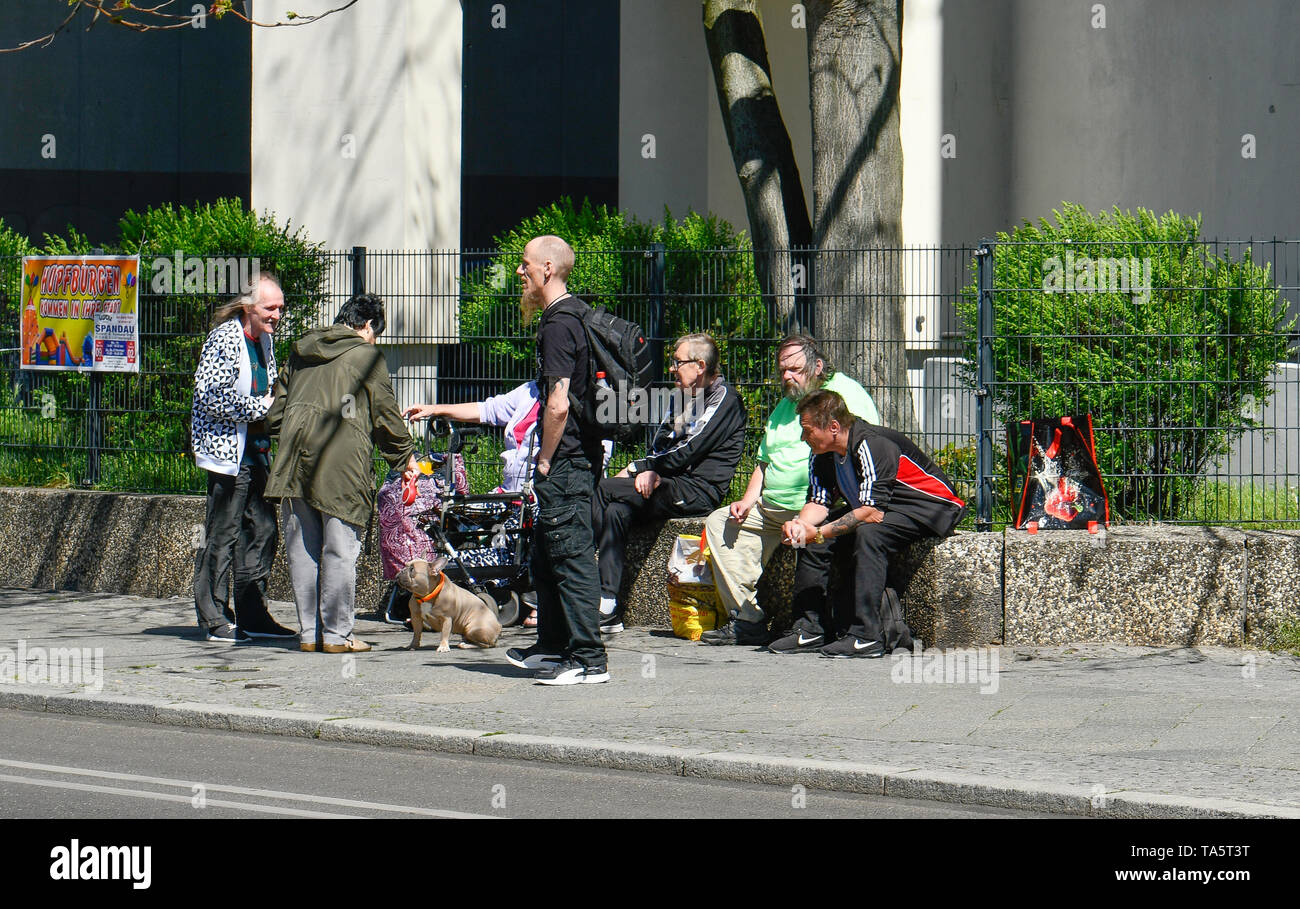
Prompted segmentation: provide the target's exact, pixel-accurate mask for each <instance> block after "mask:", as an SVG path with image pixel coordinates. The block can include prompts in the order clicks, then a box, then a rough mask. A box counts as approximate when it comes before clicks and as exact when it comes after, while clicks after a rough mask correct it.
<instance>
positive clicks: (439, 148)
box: [252, 0, 461, 249]
mask: <svg viewBox="0 0 1300 909" xmlns="http://www.w3.org/2000/svg"><path fill="white" fill-rule="evenodd" d="M334 5H335V4H333V3H331V2H328V0H308V2H299V0H292V2H290V0H259V3H258V5H257V15H258V17H259V18H263V19H270V18H272V17H282V16H283V15H284V14H285V13H286V12H288V11H289V10H294V11H296V12H298V13H299V14H302V15H306V14H310V13H314V12H319V11H322V10H324V9H328V8H330V7H332V6H334ZM460 96H461V92H460V4H459V3H456V2H454V0H390V2H387V3H384V4H381V5H378V6H374V5H371V7H370V8H369V9H367V8H366V6H365V5H362V6H360V7H357V8H354V9H352V10H349V11H347V12H346V13H342V14H339V15H336V16H332V17H330V18H328V19H325V20H322V21H320V22H317V23H313V24H311V25H309V26H306V27H303V28H277V29H257V30H255V31H254V33H253V113H252V122H253V204H254V206H256V207H257V208H259V209H266V210H272V211H276V212H278V213H280V215H281V216H282V217H292V218H293V220H294V223H296V224H301V225H303V226H305V227H306V228H307V230H308V232H309V233H310V234H311V236H312V238H313V239H315V240H318V241H320V242H322V243H324V244H325V246H326V247H328V248H331V249H341V248H345V247H350V246H353V245H363V246H368V247H374V248H379V249H384V248H414V249H421V248H430V247H432V248H436V249H455V248H457V247H458V246H459V244H460V236H459V231H458V219H459V206H460V195H459V193H460V110H461V107H460Z"/></svg>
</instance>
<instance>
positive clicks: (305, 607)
mask: <svg viewBox="0 0 1300 909" xmlns="http://www.w3.org/2000/svg"><path fill="white" fill-rule="evenodd" d="M280 509H281V514H280V516H281V519H282V520H283V523H284V549H285V555H286V556H288V559H289V578H290V581H291V582H292V583H293V599H294V602H295V603H296V604H297V606H298V624H299V625H300V626H301V627H302V632H301V634H300V636H299V640H300V641H302V643H304V644H314V643H317V642H320V643H324V644H343V643H346V642H347V641H348V640H349V639H350V638H351V637H352V624H353V622H354V620H355V618H356V596H357V556H359V555H360V554H361V534H362V528H360V527H357V526H355V525H352V524H349V523H348V522H346V521H344V520H342V519H340V518H336V517H334V516H333V515H328V514H322V513H321V512H319V511H317V510H316V509H315V508H312V507H311V506H310V505H308V504H307V502H306V501H305V500H303V499H285V500H284V501H283V502H282V503H281V506H280Z"/></svg>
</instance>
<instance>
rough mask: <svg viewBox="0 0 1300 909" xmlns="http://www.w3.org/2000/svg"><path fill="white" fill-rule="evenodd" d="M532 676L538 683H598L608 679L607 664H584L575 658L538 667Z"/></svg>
mask: <svg viewBox="0 0 1300 909" xmlns="http://www.w3.org/2000/svg"><path fill="white" fill-rule="evenodd" d="M533 678H534V679H535V680H536V681H537V684H539V685H598V684H600V683H601V682H608V681H609V666H608V664H605V663H601V664H600V665H599V666H584V665H582V664H581V663H579V662H578V661H577V660H565V661H564V662H563V663H557V664H555V665H553V666H547V667H546V668H545V669H539V670H538V671H537V675H535V676H533Z"/></svg>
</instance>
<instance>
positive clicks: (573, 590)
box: [506, 235, 609, 685]
mask: <svg viewBox="0 0 1300 909" xmlns="http://www.w3.org/2000/svg"><path fill="white" fill-rule="evenodd" d="M573 263H574V255H573V249H572V247H570V246H569V244H568V243H566V242H565V241H564V240H562V239H561V238H559V237H556V236H549V235H548V236H541V237H534V238H533V239H532V240H530V241H528V245H527V246H525V247H524V252H523V255H522V256H521V258H520V262H519V267H518V268H517V269H515V273H516V274H517V275H519V277H520V279H521V280H522V282H523V291H522V296H521V298H520V303H519V305H520V312H521V314H522V315H523V318H524V322H525V324H528V323H529V322H531V321H532V319H533V317H534V316H535V315H536V314H537V312H538V311H540V312H541V314H542V316H541V320H540V321H539V323H538V326H537V364H538V378H537V386H538V390H539V392H540V393H541V416H540V419H539V421H538V422H539V424H540V433H539V448H538V454H537V468H536V469H535V470H534V471H533V491H534V494H535V495H536V497H537V523H536V525H535V527H534V532H533V558H532V567H533V580H534V582H535V583H536V586H537V613H538V618H537V643H536V644H534V645H533V646H532V647H528V648H524V649H518V648H511V649H510V650H507V651H506V659H507V660H508V661H509V662H510V663H511V665H514V666H518V667H519V668H521V669H530V670H535V671H536V674H535V675H534V679H535V680H536V681H537V682H539V683H540V684H543V685H579V684H588V685H590V684H595V683H600V682H608V681H609V664H608V660H607V658H606V655H605V646H604V644H603V643H602V642H601V639H600V618H599V603H600V579H599V576H598V574H597V571H596V546H595V541H594V537H593V534H592V528H591V500H592V496H593V495H594V493H595V490H596V480H597V478H598V476H599V474H600V470H601V467H602V466H603V463H604V458H603V454H604V448H603V446H602V444H601V439H600V436H599V434H598V433H597V432H596V431H595V428H594V427H590V426H586V425H584V423H583V414H582V413H581V408H578V407H572V406H570V402H571V401H578V402H581V401H585V400H586V399H587V394H588V388H587V385H588V381H589V379H588V371H589V370H588V362H589V359H590V357H591V352H590V349H589V346H588V344H587V333H586V329H585V328H584V327H583V319H584V317H585V315H586V314H587V313H588V312H590V311H591V309H590V307H589V306H588V305H587V304H586V303H585V302H583V301H582V300H580V299H578V298H577V297H575V296H574V295H573V294H571V293H569V289H568V285H567V283H566V282H567V281H568V278H569V273H570V272H571V271H572V270H573Z"/></svg>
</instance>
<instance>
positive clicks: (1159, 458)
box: [959, 240, 1300, 526]
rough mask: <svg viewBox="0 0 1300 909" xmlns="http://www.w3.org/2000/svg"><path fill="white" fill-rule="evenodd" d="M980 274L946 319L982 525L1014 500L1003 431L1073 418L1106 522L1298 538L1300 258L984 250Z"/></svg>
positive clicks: (1218, 247)
mask: <svg viewBox="0 0 1300 909" xmlns="http://www.w3.org/2000/svg"><path fill="white" fill-rule="evenodd" d="M976 261H977V263H978V264H977V281H976V285H977V287H978V290H979V293H978V295H975V294H970V295H967V297H966V298H965V302H964V303H963V304H961V305H960V306H959V308H960V309H961V310H962V311H963V313H964V315H965V317H966V318H967V320H968V321H969V322H970V324H972V325H973V326H975V328H976V331H975V332H974V333H973V334H972V336H971V338H970V339H969V341H968V344H967V350H966V353H967V357H968V360H969V362H971V363H975V364H977V365H978V368H977V370H976V372H975V375H973V377H972V378H973V379H974V382H973V387H974V388H975V389H976V390H977V400H978V422H979V428H980V435H979V439H980V443H981V444H980V445H979V446H978V452H977V465H976V472H977V475H978V478H979V479H978V483H979V495H978V515H979V523H980V525H981V526H997V525H1000V524H1003V523H1005V522H1007V521H1008V520H1011V519H1012V507H1013V505H1014V504H1015V501H1016V500H1017V499H1018V496H1019V490H1018V489H1016V488H1013V487H1012V485H1011V483H1010V482H1009V478H1008V473H1009V472H1013V471H1009V470H1008V467H1009V465H1008V462H1007V459H1006V441H1005V440H1006V427H1005V424H1006V423H1007V422H1009V421H1014V420H1023V419H1027V418H1031V417H1051V416H1063V415H1079V414H1085V413H1087V414H1091V415H1092V418H1093V424H1094V434H1095V439H1096V453H1097V460H1098V462H1099V467H1100V469H1101V473H1102V476H1103V478H1104V482H1105V483H1106V487H1107V493H1108V495H1109V497H1110V501H1111V508H1112V515H1113V516H1115V517H1116V518H1118V519H1119V520H1121V521H1124V520H1128V521H1162V522H1170V523H1187V524H1256V525H1258V524H1276V525H1285V524H1295V523H1297V522H1300V500H1298V493H1300V444H1298V443H1300V370H1298V369H1297V365H1296V363H1295V362H1293V361H1294V359H1295V352H1296V333H1295V328H1296V325H1295V322H1294V318H1293V317H1294V313H1295V311H1296V304H1297V303H1298V302H1300V286H1298V285H1300V242H1297V241H1282V240H1268V241H1211V242H1196V243H1182V242H1180V243H1169V242H1149V241H1136V242H1123V243H1118V242H1114V243H1108V242H1088V243H1077V242H1069V241H1067V242H1064V243H1062V242H1055V243H998V244H993V243H985V244H984V245H982V246H981V248H980V249H979V251H978V252H977V255H976ZM972 290H974V288H972ZM1017 485H1018V484H1017Z"/></svg>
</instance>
